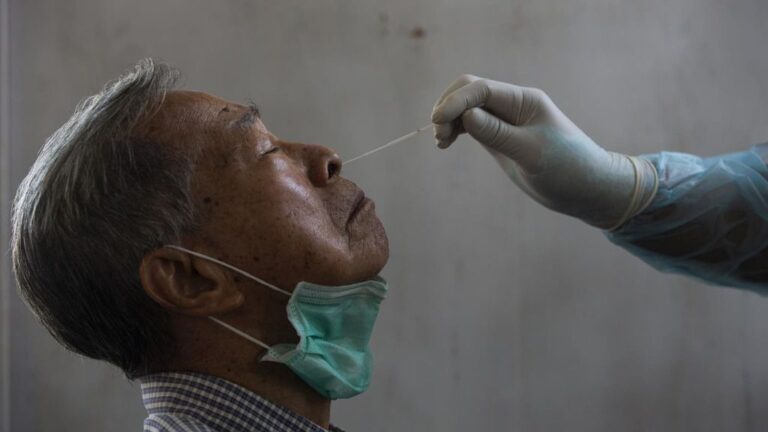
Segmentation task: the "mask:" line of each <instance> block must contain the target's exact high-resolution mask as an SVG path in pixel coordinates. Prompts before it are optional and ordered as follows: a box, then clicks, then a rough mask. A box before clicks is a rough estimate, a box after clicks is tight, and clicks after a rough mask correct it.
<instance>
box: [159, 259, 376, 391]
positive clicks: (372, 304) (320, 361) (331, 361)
mask: <svg viewBox="0 0 768 432" xmlns="http://www.w3.org/2000/svg"><path fill="white" fill-rule="evenodd" d="M166 247H170V248H173V249H178V250H180V251H184V252H187V253H189V254H191V255H194V256H196V257H199V258H203V259H206V260H208V261H212V262H215V263H217V264H219V265H221V266H224V267H226V268H228V269H230V270H232V271H234V272H237V273H238V274H241V275H243V276H245V277H247V278H249V279H252V280H254V281H256V282H258V283H260V284H262V285H265V286H267V287H269V288H271V289H273V290H275V291H277V292H280V293H282V294H285V295H286V296H289V297H290V299H289V300H288V306H287V308H286V310H287V312H288V320H289V321H290V322H291V324H292V325H293V327H294V328H295V329H296V333H297V334H298V335H299V338H300V340H299V343H298V344H288V343H285V344H278V345H273V346H269V345H267V344H265V343H264V342H262V341H260V340H258V339H256V338H254V337H253V336H250V335H248V334H246V333H244V332H242V331H240V330H238V329H236V328H234V327H232V326H230V325H229V324H227V323H225V322H223V321H221V320H219V319H217V318H215V317H209V318H210V319H211V320H213V321H214V322H216V323H218V324H220V325H222V326H224V327H225V328H227V329H228V330H231V331H233V332H234V333H237V334H238V335H240V336H242V337H244V338H246V339H248V340H249V341H251V342H253V343H255V344H257V345H260V346H262V347H264V348H265V349H267V353H266V354H265V355H264V356H263V357H262V358H261V361H272V362H277V363H282V364H284V365H286V366H288V367H289V368H290V369H291V370H292V371H293V372H294V373H295V374H296V375H298V376H299V377H301V379H302V380H304V382H306V383H307V384H309V385H310V386H311V387H312V388H313V389H315V391H317V392H318V393H320V394H321V395H322V396H324V397H326V398H328V399H345V398H350V397H353V396H357V395H359V394H360V393H362V392H364V391H365V390H366V389H367V388H368V385H369V384H370V381H371V370H372V368H373V356H372V355H371V352H370V349H369V348H368V342H369V341H370V338H371V333H372V332H373V326H374V323H375V322H376V317H377V316H378V314H379V304H380V303H381V301H382V300H384V297H385V296H386V294H387V282H386V281H385V280H384V279H382V278H380V277H376V278H375V279H372V280H368V281H364V282H360V283H356V284H352V285H342V286H323V285H317V284H312V283H309V282H300V283H298V284H297V285H296V289H294V290H293V293H290V292H288V291H285V290H283V289H281V288H278V287H276V286H274V285H272V284H270V283H268V282H265V281H264V280H262V279H259V278H257V277H256V276H253V275H251V274H250V273H247V272H245V271H243V270H240V269H239V268H237V267H235V266H232V265H230V264H227V263H225V262H223V261H219V260H217V259H216V258H212V257H209V256H207V255H204V254H201V253H199V252H195V251H191V250H189V249H185V248H183V247H180V246H174V245H168V246H166Z"/></svg>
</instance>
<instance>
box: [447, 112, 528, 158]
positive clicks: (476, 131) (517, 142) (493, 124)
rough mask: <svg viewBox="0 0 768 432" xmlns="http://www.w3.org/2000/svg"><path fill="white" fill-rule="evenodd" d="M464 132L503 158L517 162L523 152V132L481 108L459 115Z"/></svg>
mask: <svg viewBox="0 0 768 432" xmlns="http://www.w3.org/2000/svg"><path fill="white" fill-rule="evenodd" d="M461 122H462V124H463V125H464V130H466V131H467V133H468V134H469V135H471V136H472V138H474V139H476V140H478V141H480V143H482V144H484V145H486V146H487V147H489V148H492V149H493V150H496V151H497V152H499V153H502V154H503V155H504V156H506V157H508V158H510V159H513V160H518V159H520V158H521V156H523V155H522V154H521V153H523V152H524V151H525V141H526V140H525V139H524V137H523V134H524V133H523V132H522V131H521V130H520V129H519V128H517V127H515V126H512V125H510V124H509V123H507V122H505V121H504V120H501V119H500V118H498V117H496V116H494V115H492V114H490V113H488V112H487V111H485V110H484V109H482V108H471V109H468V110H467V111H464V113H463V114H462V115H461Z"/></svg>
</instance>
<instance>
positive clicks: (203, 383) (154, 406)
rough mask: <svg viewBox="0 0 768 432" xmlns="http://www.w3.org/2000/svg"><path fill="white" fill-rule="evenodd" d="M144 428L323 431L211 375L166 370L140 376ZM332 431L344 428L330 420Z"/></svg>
mask: <svg viewBox="0 0 768 432" xmlns="http://www.w3.org/2000/svg"><path fill="white" fill-rule="evenodd" d="M140 382H141V394H142V399H143V400H144V406H145V408H146V409H147V413H148V414H149V417H148V418H147V419H146V420H145V421H144V430H145V431H188V430H203V431H206V432H208V431H211V432H214V431H227V432H240V431H242V432H246V431H275V432H294V431H302V432H325V429H323V428H321V427H320V426H317V425H316V424H314V423H312V422H311V421H309V420H308V419H307V418H305V417H302V416H300V415H298V414H296V413H294V412H292V411H289V410H288V409H286V408H283V407H280V406H278V405H275V404H272V403H270V402H268V401H267V400H266V399H264V398H262V397H260V396H258V395H257V394H255V393H253V392H251V391H250V390H247V389H245V388H243V387H241V386H239V385H237V384H234V383H232V382H229V381H226V380H224V379H221V378H217V377H214V376H210V375H204V374H199V373H190V372H166V373H158V374H152V375H147V376H144V377H142V378H141V379H140ZM330 431H331V432H343V431H342V430H341V429H339V428H336V427H334V426H331V428H330Z"/></svg>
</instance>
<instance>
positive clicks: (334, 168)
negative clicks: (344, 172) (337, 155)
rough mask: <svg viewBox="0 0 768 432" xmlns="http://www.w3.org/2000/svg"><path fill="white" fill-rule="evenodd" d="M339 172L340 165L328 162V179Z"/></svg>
mask: <svg viewBox="0 0 768 432" xmlns="http://www.w3.org/2000/svg"><path fill="white" fill-rule="evenodd" d="M340 170H341V164H339V163H338V162H336V161H330V162H328V178H329V179H330V178H333V177H335V176H337V175H338V174H339V171H340Z"/></svg>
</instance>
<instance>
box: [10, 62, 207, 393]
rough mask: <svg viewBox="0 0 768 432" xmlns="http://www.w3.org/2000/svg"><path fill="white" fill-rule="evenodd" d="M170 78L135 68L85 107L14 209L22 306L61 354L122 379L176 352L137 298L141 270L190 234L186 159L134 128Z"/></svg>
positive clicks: (57, 135)
mask: <svg viewBox="0 0 768 432" xmlns="http://www.w3.org/2000/svg"><path fill="white" fill-rule="evenodd" d="M177 77H178V73H177V71H176V70H174V69H172V68H171V67H169V66H167V65H165V64H155V63H154V62H153V61H152V60H151V59H145V60H141V61H140V62H139V63H138V64H137V65H136V66H135V67H134V68H133V70H131V71H129V72H128V73H126V74H125V75H123V76H121V77H120V78H118V79H117V80H115V81H113V82H111V83H109V84H107V85H106V86H105V88H104V89H103V90H102V91H101V92H100V93H98V94H96V95H94V96H91V97H89V98H87V99H85V100H84V101H82V102H81V103H80V104H79V105H78V106H77V108H76V109H75V112H74V114H73V115H72V117H71V118H70V119H69V120H68V121H67V122H66V123H64V125H63V126H61V128H59V129H58V130H57V131H56V132H54V134H53V135H51V136H50V137H49V138H48V140H47V141H46V143H45V145H44V146H43V148H42V149H41V150H40V153H39V155H38V157H37V160H36V161H35V163H34V164H33V166H32V168H31V169H30V171H29V173H28V174H27V176H26V178H25V179H24V180H23V181H22V183H21V185H20V186H19V189H18V191H17V192H16V198H15V200H14V206H13V215H12V225H13V233H12V251H13V269H14V273H15V275H16V280H17V283H18V286H19V290H20V291H21V294H22V296H23V297H24V299H25V301H26V302H27V304H28V305H29V306H30V308H31V309H32V310H33V312H34V313H35V315H36V316H37V317H38V319H40V321H41V322H42V323H43V324H44V325H45V327H46V328H47V329H48V331H49V332H50V333H51V334H52V335H53V336H54V337H55V338H56V339H57V340H58V341H59V342H60V343H61V344H63V345H64V346H65V347H67V348H68V349H70V350H72V351H75V352H77V353H80V354H82V355H85V356H87V357H91V358H95V359H100V360H106V361H108V362H110V363H113V364H115V365H117V366H118V367H120V368H121V369H122V370H123V371H124V372H125V374H126V376H127V377H128V378H135V377H137V376H141V375H143V374H145V373H148V372H149V371H150V370H151V369H152V368H153V367H155V366H157V365H161V364H162V362H163V361H165V360H166V359H167V358H168V357H169V355H170V353H171V350H172V349H173V340H172V337H171V334H170V331H169V328H168V315H167V312H166V311H164V310H163V309H162V308H161V307H160V306H159V305H157V304H156V303H155V302H154V301H152V300H151V299H150V298H149V296H147V295H146V293H145V292H144V291H143V289H142V287H141V282H140V279H139V271H138V269H139V265H140V263H141V259H142V257H143V256H144V254H145V253H146V252H147V251H150V250H152V249H154V248H157V247H159V246H161V245H163V244H166V243H173V242H176V241H177V240H178V239H179V237H180V236H181V235H182V234H183V233H185V232H188V231H190V230H193V229H194V228H195V223H196V222H195V221H196V218H195V208H194V203H193V200H192V197H191V192H190V190H191V176H192V169H193V156H192V155H191V153H190V154H174V153H185V152H172V151H170V150H169V149H168V148H167V147H166V146H163V145H158V143H155V142H152V141H151V140H150V139H149V138H147V137H146V136H143V135H142V134H141V133H140V132H139V129H140V128H139V127H138V126H139V125H140V123H142V122H143V121H145V120H147V119H149V118H150V117H151V116H152V115H153V114H154V113H156V112H157V109H158V108H159V106H160V104H161V103H162V101H163V99H164V97H165V95H166V93H167V92H168V91H170V90H171V89H173V88H174V86H175V85H176V81H177Z"/></svg>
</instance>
